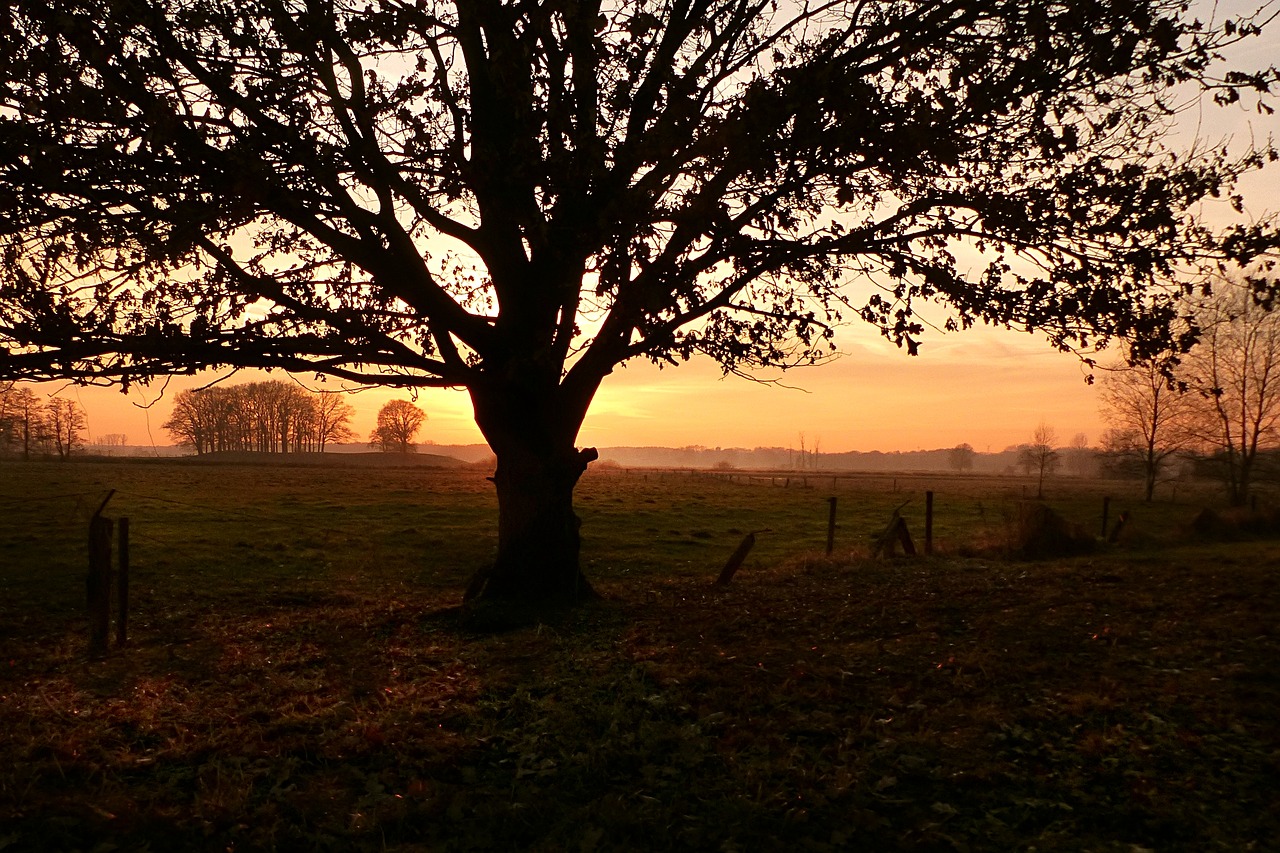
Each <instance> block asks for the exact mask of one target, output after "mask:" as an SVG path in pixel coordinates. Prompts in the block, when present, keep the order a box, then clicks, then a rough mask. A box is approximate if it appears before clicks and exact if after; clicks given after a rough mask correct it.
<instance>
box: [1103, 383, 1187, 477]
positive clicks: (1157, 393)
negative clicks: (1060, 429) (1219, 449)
mask: <svg viewBox="0 0 1280 853" xmlns="http://www.w3.org/2000/svg"><path fill="white" fill-rule="evenodd" d="M1101 397H1102V415H1103V417H1104V418H1105V419H1106V421H1107V423H1108V424H1110V425H1111V430H1110V432H1109V433H1108V434H1107V438H1106V439H1105V440H1104V443H1103V444H1104V452H1105V453H1106V454H1107V456H1108V457H1109V458H1110V460H1111V461H1112V463H1113V464H1119V465H1121V466H1124V465H1125V463H1126V462H1129V461H1132V462H1134V463H1136V465H1137V467H1138V468H1139V469H1140V470H1141V472H1142V479H1143V494H1144V496H1145V499H1146V500H1147V502H1148V503H1149V502H1150V501H1151V500H1152V498H1153V496H1154V495H1155V489H1156V485H1157V484H1158V483H1159V482H1160V481H1161V480H1162V478H1163V475H1164V473H1165V471H1166V470H1167V469H1168V468H1169V464H1170V462H1172V461H1173V459H1174V457H1175V456H1176V454H1178V453H1179V452H1181V451H1182V450H1183V449H1184V448H1185V447H1186V446H1187V444H1188V442H1189V440H1190V434H1189V432H1188V426H1189V421H1188V418H1189V417H1190V415H1191V411H1192V407H1193V404H1194V403H1195V400H1194V399H1193V398H1192V396H1190V395H1186V394H1183V393H1181V392H1180V391H1179V389H1178V387H1177V385H1176V382H1175V380H1174V379H1173V378H1172V377H1171V376H1170V374H1169V369H1168V366H1166V365H1162V364H1160V363H1159V362H1157V361H1155V360H1148V361H1145V362H1141V363H1139V364H1133V365H1129V364H1125V365H1121V366H1118V367H1115V368H1113V369H1112V370H1110V371H1108V372H1107V373H1105V374H1104V376H1103V380H1102V391H1101Z"/></svg>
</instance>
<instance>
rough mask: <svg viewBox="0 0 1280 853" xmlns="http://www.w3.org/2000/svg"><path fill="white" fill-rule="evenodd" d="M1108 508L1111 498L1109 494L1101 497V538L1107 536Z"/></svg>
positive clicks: (1109, 507)
mask: <svg viewBox="0 0 1280 853" xmlns="http://www.w3.org/2000/svg"><path fill="white" fill-rule="evenodd" d="M1110 510H1111V498H1110V496H1108V497H1104V498H1103V499H1102V538H1103V539H1106V538H1107V514H1108V513H1109V512H1110Z"/></svg>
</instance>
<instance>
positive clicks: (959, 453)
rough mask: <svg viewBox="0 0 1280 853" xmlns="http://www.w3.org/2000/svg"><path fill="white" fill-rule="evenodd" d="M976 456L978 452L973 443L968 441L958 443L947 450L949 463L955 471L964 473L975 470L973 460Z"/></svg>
mask: <svg viewBox="0 0 1280 853" xmlns="http://www.w3.org/2000/svg"><path fill="white" fill-rule="evenodd" d="M976 456H977V453H975V452H974V449H973V445H972V444H969V443H968V442H965V443H964V444H957V445H956V446H955V447H953V448H951V449H950V450H948V451H947V464H948V465H950V466H951V469H952V470H953V471H956V472H959V473H961V474H963V473H965V472H966V471H972V470H973V460H974V457H976Z"/></svg>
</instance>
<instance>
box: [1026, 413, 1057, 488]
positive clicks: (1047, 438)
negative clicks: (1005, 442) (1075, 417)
mask: <svg viewBox="0 0 1280 853" xmlns="http://www.w3.org/2000/svg"><path fill="white" fill-rule="evenodd" d="M1057 440H1058V435H1057V433H1055V432H1054V431H1053V427H1051V426H1048V425H1046V424H1044V423H1041V424H1040V426H1038V427H1036V431H1035V432H1034V433H1033V434H1032V436H1031V443H1030V444H1024V445H1022V446H1021V447H1019V448H1018V464H1020V465H1021V466H1022V468H1023V470H1025V471H1026V472H1027V473H1028V474H1033V475H1035V476H1036V499H1037V500H1040V499H1042V498H1044V478H1045V477H1046V476H1047V475H1049V474H1052V473H1053V472H1055V471H1057V470H1058V465H1059V463H1060V462H1061V461H1062V456H1061V454H1059V453H1058V451H1057V450H1054V448H1053V445H1054V443H1055V442H1056V441H1057Z"/></svg>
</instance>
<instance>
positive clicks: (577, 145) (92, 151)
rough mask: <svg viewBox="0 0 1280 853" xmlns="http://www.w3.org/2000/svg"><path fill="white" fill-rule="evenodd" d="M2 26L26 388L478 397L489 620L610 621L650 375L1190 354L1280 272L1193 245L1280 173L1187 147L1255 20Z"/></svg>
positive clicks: (760, 4)
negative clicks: (605, 491) (935, 336)
mask: <svg viewBox="0 0 1280 853" xmlns="http://www.w3.org/2000/svg"><path fill="white" fill-rule="evenodd" d="M0 15H2V17H0V237H2V238H3V240H4V249H3V251H4V255H3V283H2V284H0V287H2V288H3V290H2V292H0V296H2V297H3V301H2V302H0V340H3V342H4V346H5V349H4V351H3V355H2V356H0V378H3V377H21V378H29V379H48V378H54V377H59V378H72V379H78V380H81V381H101V380H112V381H120V382H123V383H131V382H136V381H139V380H144V379H146V378H148V377H152V376H156V375H159V374H167V373H173V372H185V371H192V370H195V369H198V368H203V367H206V366H211V365H237V366H244V367H259V368H283V369H286V370H293V371H299V372H307V373H317V374H328V375H331V376H335V377H340V378H342V379H348V380H353V381H356V382H361V383H378V384H383V385H394V386H462V387H465V388H467V389H468V390H469V392H470V395H471V399H472V401H473V404H474V409H475V418H476V422H477V424H478V425H479V427H480V429H481V430H482V432H483V434H484V436H485V438H486V439H487V440H488V442H489V444H490V445H491V446H492V448H493V450H494V453H495V454H496V456H497V460H498V462H497V470H496V472H495V475H494V482H495V484H496V489H497V496H498V503H499V519H498V552H497V558H496V562H495V564H494V566H493V567H492V568H491V570H489V571H488V572H487V573H486V574H485V575H484V577H482V578H479V579H478V582H477V583H475V584H473V590H476V591H478V592H479V594H481V595H484V596H487V597H496V598H513V597H514V598H521V599H525V600H528V599H537V598H546V597H560V596H564V595H579V594H583V593H585V592H587V591H588V590H589V586H588V585H587V584H586V581H585V579H584V578H583V577H582V576H581V573H580V571H579V561H578V549H579V534H578V520H577V518H576V516H575V515H574V512H573V506H572V492H573V488H574V485H575V483H576V482H577V480H578V478H579V477H580V476H581V474H582V473H583V471H584V470H585V468H586V466H587V464H588V463H589V462H590V460H591V459H593V458H594V451H591V450H577V449H575V446H574V445H575V437H576V434H577V431H578V429H579V426H580V424H581V423H582V420H583V417H584V415H585V414H586V412H587V409H588V406H589V405H590V403H591V400H592V397H593V395H594V394H595V392H596V390H597V388H598V387H599V385H600V383H601V382H602V380H603V379H604V378H605V377H606V376H607V375H608V374H609V373H610V372H611V371H612V370H613V369H614V367H616V366H617V365H619V364H622V363H623V362H625V361H627V360H629V359H634V358H644V359H650V360H653V361H655V362H659V363H664V362H679V361H681V360H684V359H687V358H689V357H690V356H692V355H694V354H695V353H703V354H706V355H708V356H710V357H712V358H714V359H716V360H717V361H718V362H719V363H720V364H721V365H722V366H723V367H724V369H725V370H726V371H733V372H745V371H748V370H750V369H752V368H755V367H758V366H786V365H791V364H796V363H803V362H806V361H812V360H814V359H817V358H820V357H822V355H823V354H825V353H826V352H828V348H829V347H830V345H831V336H832V329H833V327H834V326H835V324H837V323H838V322H840V321H841V319H842V318H846V317H848V318H852V317H861V318H862V319H863V320H865V321H867V322H868V323H870V324H872V325H873V326H875V327H878V328H879V330H880V331H881V332H882V333H883V334H884V335H886V336H888V337H889V338H891V339H892V340H894V341H895V342H897V343H898V344H899V345H900V346H903V347H905V348H906V349H908V350H909V351H910V352H911V353H915V352H916V350H917V347H918V345H919V341H920V337H921V333H922V328H923V326H922V324H921V323H920V322H919V320H918V319H917V316H916V314H915V313H914V311H913V309H914V307H915V306H916V305H917V304H918V303H919V302H921V301H922V300H927V301H936V302H939V303H943V304H944V305H947V306H949V309H950V310H949V316H950V320H949V321H948V322H947V325H948V326H949V327H951V328H960V327H965V326H968V325H971V324H972V323H974V322H976V321H987V322H991V323H996V324H1003V325H1013V326H1018V327H1024V328H1028V329H1033V330H1039V331H1042V332H1044V333H1046V334H1047V335H1048V336H1049V338H1050V339H1051V340H1052V341H1053V342H1054V343H1056V344H1058V345H1060V346H1063V347H1067V346H1085V347H1089V346H1093V345H1096V344H1097V343H1098V342H1099V341H1100V340H1103V339H1105V338H1107V337H1108V336H1113V335H1123V336H1125V337H1127V338H1130V339H1132V340H1134V341H1136V342H1137V345H1138V348H1139V350H1142V349H1153V348H1158V347H1159V346H1161V345H1163V344H1165V343H1167V341H1166V340H1165V338H1166V336H1167V326H1168V320H1169V318H1170V317H1171V316H1172V315H1173V313H1174V312H1175V311H1176V309H1175V307H1174V305H1173V302H1172V294H1171V293H1168V292H1165V291H1163V290H1161V289H1160V287H1159V283H1160V282H1161V281H1162V280H1164V279H1165V278H1167V277H1168V276H1169V275H1170V273H1171V271H1172V270H1173V269H1174V268H1175V266H1176V265H1178V264H1180V263H1184V262H1191V261H1197V260H1204V259H1210V258H1215V257H1224V256H1225V257H1229V258H1232V259H1237V258H1244V257H1247V256H1249V255H1251V254H1252V253H1253V252H1255V251H1257V250H1258V249H1260V248H1262V247H1264V246H1265V245H1267V244H1268V243H1269V242H1270V241H1271V239H1272V235H1271V233H1270V232H1269V231H1268V230H1267V228H1266V227H1264V226H1260V225H1256V224H1255V225H1253V226H1250V227H1240V228H1235V229H1230V230H1228V231H1226V232H1223V233H1213V232H1211V231H1210V230H1208V229H1206V228H1204V227H1202V226H1201V225H1199V224H1198V223H1197V222H1196V220H1195V217H1194V215H1193V211H1195V210H1196V209H1197V204H1198V203H1199V202H1200V201H1201V200H1202V199H1205V198H1207V197H1210V196H1220V197H1223V198H1228V197H1231V195H1232V193H1233V192H1234V190H1233V181H1234V178H1235V177H1236V176H1237V175H1238V174H1239V173H1241V172H1242V171H1244V170H1246V169H1249V168H1253V167H1255V166H1258V165H1260V164H1261V162H1262V161H1263V160H1264V159H1266V157H1267V156H1274V155H1271V154H1269V152H1265V151H1249V152H1244V153H1243V154H1240V155H1231V156H1229V155H1228V154H1227V153H1226V152H1224V151H1223V150H1221V149H1214V150H1209V151H1205V152H1203V153H1201V154H1198V155H1192V156H1180V155H1177V154H1174V153H1172V152H1170V151H1168V150H1166V149H1165V147H1164V146H1163V145H1162V142H1161V135H1162V133H1163V131H1164V130H1165V129H1166V127H1167V125H1168V123H1169V118H1170V116H1171V114H1172V111H1173V110H1174V109H1175V107H1176V106H1177V105H1178V104H1179V103H1180V102H1181V101H1182V100H1184V99H1186V98H1192V97H1195V96H1197V95H1199V94H1201V93H1211V94H1212V95H1213V96H1214V97H1216V98H1217V99H1218V100H1219V101H1222V102H1232V101H1235V100H1238V99H1239V98H1240V97H1242V96H1246V97H1250V98H1253V97H1261V95H1260V94H1259V93H1261V92H1265V91H1266V90H1267V89H1268V87H1269V86H1270V85H1272V84H1273V82H1274V80H1275V74H1274V72H1271V71H1260V72H1252V73H1246V72H1240V71H1221V70H1220V68H1219V63H1216V62H1215V61H1214V60H1215V55H1216V52H1217V51H1218V50H1220V49H1221V48H1223V47H1224V46H1226V45H1228V44H1229V43H1231V42H1233V41H1236V40H1239V39H1244V38H1249V37H1251V36H1253V35H1255V34H1256V27H1255V26H1254V25H1253V24H1252V23H1251V22H1248V21H1231V22H1226V23H1223V24H1217V25H1201V24H1200V23H1198V22H1196V21H1193V20H1191V19H1190V17H1189V16H1188V15H1187V13H1185V12H1184V11H1183V9H1182V6H1181V4H1180V3H1179V2H1162V1H1161V0H1133V2H1127V3H1115V2H1111V0H1083V2H1073V3H1048V2H1039V0H994V2H993V1H992V0H982V2H978V0H916V1H915V2H907V1H906V0H904V2H874V3H867V2H786V3H784V2H768V0H614V2H609V3H602V2H589V1H588V2H551V1H550V0H542V2H533V0H467V1H466V2H453V3H449V2H444V0H417V1H416V2H409V0H404V2H394V0H385V2H378V3H367V2H363V0H362V1H361V2H347V1H346V0H236V2H227V1H226V0H202V2H194V0H192V2H180V0H132V1H131V2H130V0H125V2H119V0H111V2H108V0H59V2H57V3H20V4H6V6H5V10H4V12H2V13H0ZM962 247H963V248H964V250H965V251H966V252H968V251H969V250H972V253H971V254H967V255H964V257H966V258H968V259H966V260H964V261H963V262H962V261H960V260H957V257H959V256H960V255H959V252H960V251H961V249H962ZM978 252H980V253H981V254H980V255H977V254H976V253H978ZM973 258H977V260H974V259H973Z"/></svg>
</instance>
